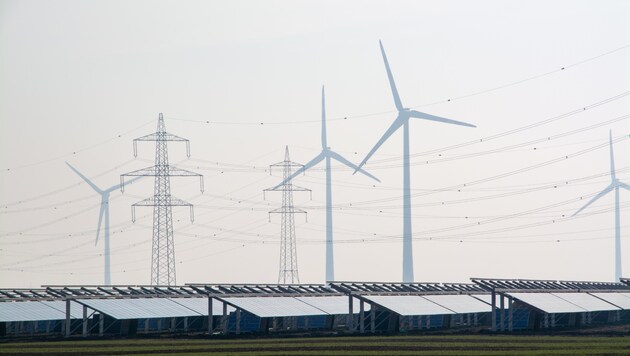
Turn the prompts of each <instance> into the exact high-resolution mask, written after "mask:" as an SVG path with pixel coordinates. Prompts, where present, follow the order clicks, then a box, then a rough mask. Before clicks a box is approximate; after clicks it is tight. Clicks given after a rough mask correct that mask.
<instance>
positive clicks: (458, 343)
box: [0, 335, 630, 355]
mask: <svg viewBox="0 0 630 356" xmlns="http://www.w3.org/2000/svg"><path fill="white" fill-rule="evenodd" d="M2 354H12V355H105V354H107V355H159V354H169V355H208V354H210V355H630V336H505V335H436V336H357V337H312V338H260V339H253V338H250V339H242V338H241V339H201V338H199V339H181V338H179V339H130V340H120V339H118V340H70V341H67V340H64V341H48V342H5V343H0V355H2Z"/></svg>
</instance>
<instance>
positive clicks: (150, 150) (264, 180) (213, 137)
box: [0, 0, 630, 288]
mask: <svg viewBox="0 0 630 356" xmlns="http://www.w3.org/2000/svg"><path fill="white" fill-rule="evenodd" d="M629 15H630V3H629V2H627V1H612V0H605V1H601V0H600V1H343V2H341V1H241V0H237V1H89V2H86V1H62V0H56V1H33V0H24V1H12V0H0V287H1V288H18V287H20V288H21V287H25V288H26V287H39V286H41V285H60V284H67V285H70V284H71V285H77V284H83V285H95V284H102V283H103V241H102V238H101V239H100V240H99V241H98V242H97V243H95V239H96V226H97V222H98V214H99V209H100V196H99V195H98V194H96V193H95V192H94V191H93V190H92V189H91V188H90V187H89V186H88V185H87V184H85V183H84V182H82V180H81V179H80V178H79V177H78V176H77V175H76V174H75V173H74V172H72V171H71V170H70V169H69V168H68V167H67V166H66V164H65V163H64V162H68V163H70V164H72V165H73V166H74V167H76V168H77V169H78V170H79V171H81V172H82V173H83V174H84V175H86V176H88V177H90V179H92V180H93V182H94V183H95V184H96V185H98V186H99V187H101V188H103V189H105V188H109V187H111V186H114V185H116V184H118V183H119V179H120V178H119V176H120V175H121V174H123V173H126V172H129V171H132V170H136V169H140V168H144V167H147V166H150V165H152V162H153V160H154V156H155V146H154V145H153V143H146V142H141V143H139V144H138V156H137V157H136V158H134V155H133V146H132V141H133V139H134V138H137V137H140V136H143V135H146V134H150V133H152V132H154V131H155V129H156V125H157V118H158V114H159V113H163V114H164V118H165V124H166V129H167V131H168V132H170V133H173V134H175V135H178V136H182V137H185V138H188V139H189V140H190V144H191V157H190V158H189V159H188V158H187V157H186V151H185V146H184V145H183V144H181V143H177V142H171V143H169V146H168V149H169V160H170V163H171V164H172V165H175V166H177V167H180V168H183V169H189V170H193V171H196V172H199V173H201V174H203V175H204V181H205V191H204V192H203V194H202V193H200V192H199V183H198V181H197V180H195V179H193V178H172V180H171V191H172V194H173V195H174V196H176V197H178V198H181V199H185V200H188V201H190V202H191V203H193V204H194V205H195V210H194V213H195V221H194V223H191V222H190V220H189V215H188V210H187V209H185V208H174V210H173V219H174V227H175V257H176V271H177V282H178V284H184V283H276V282H277V280H278V268H279V251H280V245H279V243H280V228H281V226H280V217H279V216H277V215H271V216H270V215H269V214H268V211H270V210H273V209H275V208H278V207H279V206H280V204H281V194H280V193H267V194H265V195H264V196H263V190H264V189H266V188H270V187H272V186H274V185H276V184H278V183H279V182H280V181H281V179H282V172H281V171H278V170H273V171H271V172H270V171H269V165H270V164H274V163H277V162H280V161H282V160H283V158H284V149H285V146H288V147H289V151H290V155H291V159H292V160H293V161H296V162H300V163H306V162H308V161H309V160H311V159H312V158H313V157H314V156H315V155H317V154H318V153H319V151H320V149H321V147H320V119H321V90H322V86H325V90H326V110H327V117H328V119H329V120H328V125H327V126H328V144H329V146H331V148H332V149H333V150H334V151H336V152H338V153H340V154H342V155H344V156H345V157H346V158H348V159H349V160H350V161H352V162H354V163H359V162H360V161H361V160H362V159H363V157H365V155H366V154H367V153H368V152H369V150H370V149H371V148H372V147H373V145H374V144H375V143H376V142H377V140H378V139H379V138H380V137H381V136H382V135H383V133H384V132H385V130H386V129H387V128H388V127H389V125H390V124H391V123H392V121H393V120H394V119H395V117H396V112H395V106H394V102H393V100H392V95H391V91H390V89H389V86H388V81H387V76H386V72H385V68H384V65H383V60H382V57H381V54H380V49H379V45H378V41H379V40H382V42H383V46H384V48H385V50H386V52H387V56H388V59H389V63H390V65H391V68H392V72H393V76H394V78H395V80H396V84H397V87H398V91H399V92H400V96H401V99H402V102H403V104H404V105H405V106H406V107H412V108H415V109H416V110H420V111H423V112H428V113H431V114H434V115H439V116H443V117H447V118H451V119H454V120H459V121H465V122H469V123H473V124H475V125H476V126H477V128H467V127H461V126H455V125H446V124H440V123H435V122H430V121H425V120H413V121H412V122H411V123H410V137H411V145H410V153H411V187H412V191H411V194H412V218H413V220H412V223H413V249H414V250H413V253H414V273H415V279H416V281H418V282H468V281H469V279H470V278H473V277H477V278H536V279H563V280H596V281H610V280H613V278H614V196H613V195H612V194H609V195H607V196H605V197H603V198H601V199H600V200H598V201H597V202H596V203H594V204H593V205H591V206H590V207H589V208H588V209H587V210H585V211H583V212H582V213H580V214H579V215H578V216H576V217H571V215H572V214H573V213H575V212H576V211H577V210H578V209H579V208H580V207H581V206H582V205H584V204H585V203H586V201H588V199H590V198H591V197H592V196H593V195H594V194H596V193H598V192H599V191H601V190H603V189H604V188H606V186H607V185H608V184H609V183H610V159H609V157H610V153H609V148H608V137H609V132H612V137H613V141H614V145H613V147H614V154H615V163H616V166H615V168H616V172H617V177H618V178H619V179H620V180H622V181H625V182H626V183H628V184H630V125H629V123H628V122H629V119H630V116H629V115H630V23H629V22H628V21H627V19H628V16H629ZM611 130H612V131H611ZM365 169H366V170H368V171H369V172H370V173H372V174H374V175H375V176H377V177H378V178H379V179H380V180H381V182H380V183H376V182H373V181H371V180H370V179H369V178H367V177H365V176H363V175H360V174H357V175H353V174H352V173H353V172H352V170H350V169H348V168H344V167H343V166H340V165H339V164H336V163H333V171H332V179H333V188H332V189H333V192H332V194H333V214H334V239H335V245H334V246H335V270H336V271H335V272H336V275H335V279H336V280H339V281H391V282H396V281H400V280H401V277H402V239H401V237H402V132H397V133H395V134H394V135H392V137H391V138H390V139H389V140H388V141H387V142H386V143H385V144H384V145H383V146H382V147H381V148H380V149H379V150H378V151H377V153H376V154H375V155H374V156H373V157H372V158H371V159H370V161H368V164H367V165H366V166H365ZM295 184H297V185H300V186H303V187H306V188H309V189H311V190H312V199H311V196H310V194H308V193H303V192H296V193H295V195H294V201H295V205H296V206H297V207H299V208H302V209H304V210H306V211H307V212H308V215H307V217H308V218H306V217H305V216H302V215H296V216H295V221H296V239H297V244H298V247H297V254H298V269H299V277H300V281H301V282H302V283H323V282H324V279H325V278H324V277H325V276H324V271H325V214H324V213H325V209H324V207H325V172H324V170H323V166H321V165H320V166H318V167H315V168H314V169H312V170H310V171H309V172H308V173H307V174H306V175H304V176H301V177H299V178H297V179H296V181H295ZM152 194H153V181H152V179H151V178H144V179H142V180H140V181H138V182H137V183H135V184H132V185H130V186H128V187H126V189H125V192H124V194H122V193H121V192H120V191H115V192H113V193H112V194H111V197H110V204H109V206H110V214H111V224H110V225H111V229H112V235H111V251H112V257H111V260H112V282H113V283H114V284H148V283H149V282H150V273H151V270H150V266H151V238H152V211H151V209H150V208H144V209H143V208H138V210H137V211H136V213H137V220H136V222H135V223H134V222H132V221H131V205H132V204H133V203H135V202H137V201H139V200H141V199H144V198H146V197H149V196H151V195H152ZM620 209H621V237H622V241H621V246H622V256H624V258H623V259H622V260H623V261H624V262H627V263H624V264H623V271H624V274H625V276H628V277H630V260H629V259H628V257H627V256H630V213H629V212H630V191H627V190H622V191H620ZM101 237H102V235H101Z"/></svg>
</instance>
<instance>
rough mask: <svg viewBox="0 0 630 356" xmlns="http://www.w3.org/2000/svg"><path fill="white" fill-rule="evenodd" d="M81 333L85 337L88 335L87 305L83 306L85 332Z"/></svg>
mask: <svg viewBox="0 0 630 356" xmlns="http://www.w3.org/2000/svg"><path fill="white" fill-rule="evenodd" d="M81 334H82V336H83V337H87V336H88V311H87V307H86V306H85V305H84V306H83V332H82V333H81Z"/></svg>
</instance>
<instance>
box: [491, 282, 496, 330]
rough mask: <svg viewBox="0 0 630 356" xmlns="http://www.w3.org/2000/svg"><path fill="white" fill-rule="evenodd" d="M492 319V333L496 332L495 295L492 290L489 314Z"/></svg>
mask: <svg viewBox="0 0 630 356" xmlns="http://www.w3.org/2000/svg"><path fill="white" fill-rule="evenodd" d="M490 317H491V319H492V331H497V294H496V292H495V291H494V289H493V290H492V313H490Z"/></svg>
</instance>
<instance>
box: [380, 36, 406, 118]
mask: <svg viewBox="0 0 630 356" xmlns="http://www.w3.org/2000/svg"><path fill="white" fill-rule="evenodd" d="M378 44H379V45H380V46H381V54H382V55H383V62H385V70H387V78H388V79H389V87H390V88H391V89H392V95H393V96H394V103H395V104H396V109H398V111H401V110H403V105H402V103H401V102H400V96H399V95H398V89H396V83H394V76H393V75H392V70H391V69H390V68H389V62H388V61H387V55H386V54H385V49H384V48H383V43H382V42H381V40H379V41H378Z"/></svg>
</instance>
